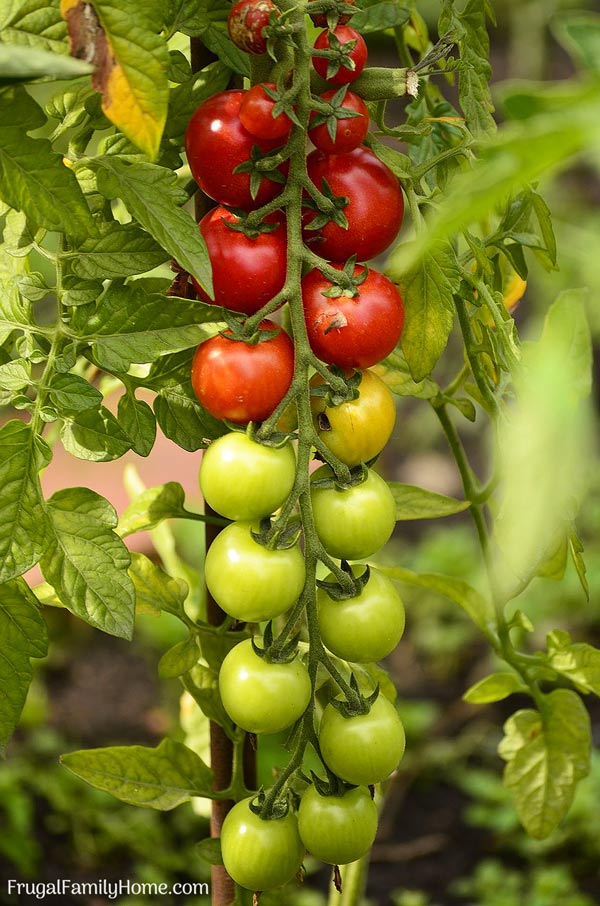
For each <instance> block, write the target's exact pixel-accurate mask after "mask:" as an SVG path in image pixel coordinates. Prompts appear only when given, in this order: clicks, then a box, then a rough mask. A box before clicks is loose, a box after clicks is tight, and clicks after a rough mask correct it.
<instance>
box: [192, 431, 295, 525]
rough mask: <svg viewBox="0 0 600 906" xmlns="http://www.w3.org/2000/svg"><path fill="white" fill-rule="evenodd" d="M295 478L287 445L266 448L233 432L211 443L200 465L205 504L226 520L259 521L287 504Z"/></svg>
mask: <svg viewBox="0 0 600 906" xmlns="http://www.w3.org/2000/svg"><path fill="white" fill-rule="evenodd" d="M295 474H296V456H295V454H294V448H293V447H292V445H291V444H290V443H287V444H284V446H282V447H267V446H265V445H264V444H259V443H257V442H256V441H254V440H251V439H250V438H249V437H248V435H247V434H242V433H241V432H239V431H232V432H231V434H224V435H223V436H222V437H219V438H217V440H215V441H213V442H212V444H211V445H210V447H208V449H207V450H205V452H204V454H203V456H202V463H201V465H200V490H201V491H202V494H203V496H204V499H205V500H206V502H207V503H208V504H209V505H210V506H211V507H212V508H213V510H216V512H217V513H221V515H222V516H226V517H227V518H228V519H245V520H253V519H261V518H262V517H263V516H270V515H271V513H273V512H275V510H277V509H279V507H280V506H281V505H282V504H283V503H284V502H285V500H287V498H288V496H289V494H290V492H291V490H292V487H293V486H294V478H295Z"/></svg>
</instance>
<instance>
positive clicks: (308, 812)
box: [298, 786, 378, 865]
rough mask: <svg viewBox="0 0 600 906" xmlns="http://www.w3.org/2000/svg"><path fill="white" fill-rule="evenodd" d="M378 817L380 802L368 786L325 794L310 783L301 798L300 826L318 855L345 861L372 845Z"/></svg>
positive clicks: (339, 862)
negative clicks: (333, 794)
mask: <svg viewBox="0 0 600 906" xmlns="http://www.w3.org/2000/svg"><path fill="white" fill-rule="evenodd" d="M377 819H378V815H377V806H376V805H375V803H374V802H373V800H372V798H371V794H370V792H369V790H367V789H365V787H357V788H356V789H353V790H347V791H346V792H345V793H343V794H342V795H341V796H322V795H321V794H320V793H319V792H318V791H317V790H316V788H315V787H314V786H309V787H308V789H307V790H306V791H305V792H304V793H303V794H302V799H301V801H300V808H299V809H298V830H299V831H300V837H301V838H302V842H303V843H304V845H305V847H306V849H307V850H308V852H309V853H310V854H311V855H313V856H314V857H315V858H316V859H320V860H321V862H329V863H330V864H331V865H346V864H347V863H348V862H355V861H356V860H357V859H360V858H361V857H362V856H364V855H365V853H367V852H368V851H369V850H370V849H371V847H372V846H373V841H374V840H375V835H376V834H377Z"/></svg>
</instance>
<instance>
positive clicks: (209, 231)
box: [192, 205, 287, 315]
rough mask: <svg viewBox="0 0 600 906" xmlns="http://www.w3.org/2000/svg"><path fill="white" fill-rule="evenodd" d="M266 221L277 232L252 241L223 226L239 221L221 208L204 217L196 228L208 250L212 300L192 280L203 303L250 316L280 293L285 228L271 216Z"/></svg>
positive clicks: (285, 239)
mask: <svg viewBox="0 0 600 906" xmlns="http://www.w3.org/2000/svg"><path fill="white" fill-rule="evenodd" d="M267 220H270V221H271V222H277V223H278V226H277V229H275V230H274V231H273V232H271V233H260V235H259V236H257V237H256V238H255V239H252V238H250V237H248V236H246V235H245V234H244V233H241V232H239V231H237V230H232V229H231V228H230V227H228V226H227V224H228V223H238V222H239V220H238V218H237V217H236V216H235V214H233V212H232V211H229V210H227V208H224V207H223V206H222V205H219V206H218V207H216V208H213V210H212V211H209V212H208V214H205V216H204V217H203V218H202V220H201V221H200V224H199V227H200V232H201V233H202V235H203V236H204V240H205V242H206V246H207V248H208V255H209V258H210V263H211V268H212V277H213V290H214V300H213V299H211V297H210V296H209V295H208V293H206V292H205V291H204V290H203V289H202V287H201V286H200V284H199V283H198V281H197V280H195V279H194V277H192V283H193V284H194V288H195V290H196V292H197V294H198V296H199V298H200V299H202V301H203V302H208V303H209V304H210V303H212V304H214V305H222V306H223V308H228V309H230V310H231V311H241V312H244V314H247V315H253V314H255V313H256V312H257V311H258V310H259V308H262V307H263V305H266V304H267V302H269V301H270V300H271V299H272V298H273V297H274V296H276V295H277V293H278V292H280V290H281V289H282V288H283V284H284V283H285V277H286V268H287V238H286V231H285V224H284V223H283V222H282V221H281V219H278V218H275V217H273V216H271V217H269V218H267Z"/></svg>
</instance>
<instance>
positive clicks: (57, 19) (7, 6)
mask: <svg viewBox="0 0 600 906" xmlns="http://www.w3.org/2000/svg"><path fill="white" fill-rule="evenodd" d="M0 32H1V33H2V40H3V42H4V43H5V44H19V45H21V46H24V47H34V48H35V47H40V48H42V49H44V50H50V51H54V53H59V54H66V53H67V52H68V47H67V43H66V40H65V39H66V36H67V26H66V23H65V22H64V21H63V19H62V17H61V15H60V0H4V2H3V3H2V6H1V7H0Z"/></svg>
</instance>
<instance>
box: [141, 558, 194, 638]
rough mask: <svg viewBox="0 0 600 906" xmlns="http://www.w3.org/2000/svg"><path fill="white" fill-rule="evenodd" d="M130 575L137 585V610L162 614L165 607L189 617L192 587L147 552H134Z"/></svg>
mask: <svg viewBox="0 0 600 906" xmlns="http://www.w3.org/2000/svg"><path fill="white" fill-rule="evenodd" d="M129 575H130V577H131V580H132V582H133V586H134V589H135V612H136V614H147V615H149V616H155V617H158V616H160V614H161V613H162V611H165V612H166V613H171V614H173V615H174V616H176V617H179V619H180V620H184V621H185V611H184V609H183V605H184V602H185V599H186V597H187V594H188V588H187V585H186V583H185V582H184V581H183V579H176V578H174V577H173V576H169V575H167V573H166V572H165V571H164V570H163V569H161V567H160V566H158V565H157V564H156V563H153V562H152V560H149V559H148V557H146V556H144V554H139V553H137V552H135V551H134V552H132V554H131V566H130V567H129Z"/></svg>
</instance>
